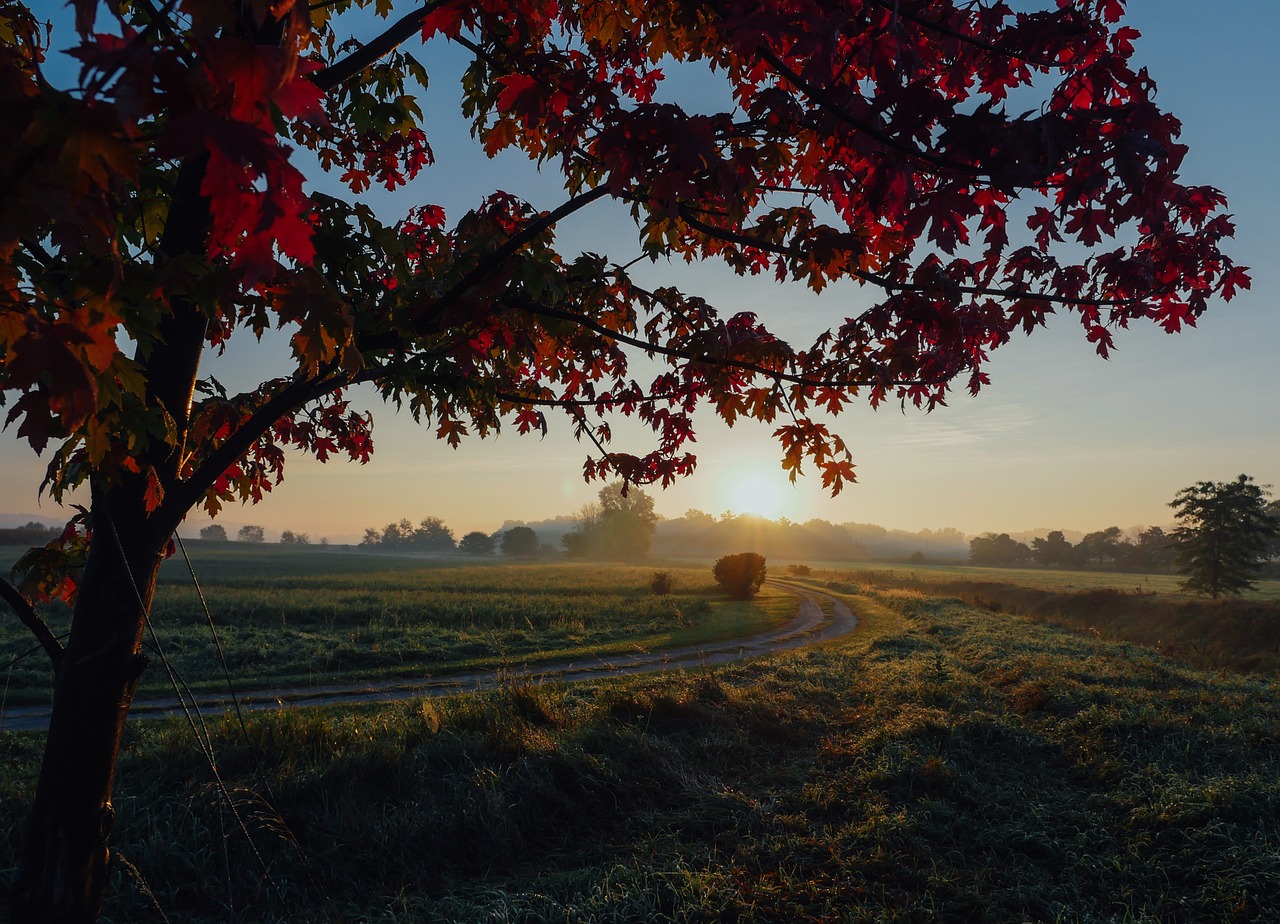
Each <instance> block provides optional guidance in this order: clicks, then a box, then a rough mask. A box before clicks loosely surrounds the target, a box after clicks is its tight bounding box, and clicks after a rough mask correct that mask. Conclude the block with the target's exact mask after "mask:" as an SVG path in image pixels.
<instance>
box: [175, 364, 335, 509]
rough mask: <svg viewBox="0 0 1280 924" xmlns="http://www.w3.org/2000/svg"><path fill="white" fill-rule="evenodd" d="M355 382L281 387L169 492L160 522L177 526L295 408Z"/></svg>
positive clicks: (303, 382)
mask: <svg viewBox="0 0 1280 924" xmlns="http://www.w3.org/2000/svg"><path fill="white" fill-rule="evenodd" d="M353 381H354V379H352V378H350V377H345V376H344V377H339V378H327V379H326V378H321V379H297V380H295V381H292V382H290V383H289V384H288V385H286V386H285V387H284V388H282V389H280V390H279V391H278V392H276V393H275V394H274V395H272V396H271V397H270V398H268V399H267V402H266V404H264V405H262V407H260V408H258V410H256V411H255V412H254V413H253V414H252V415H250V417H249V419H248V420H246V421H245V422H244V423H242V424H241V425H240V426H239V427H237V428H236V430H235V431H234V432H232V434H231V435H230V436H228V437H227V438H226V439H225V440H224V441H223V442H222V445H220V446H219V447H218V448H217V449H215V450H214V451H213V452H211V453H210V454H209V455H208V456H207V457H206V458H205V460H204V461H203V462H202V463H200V465H199V467H197V468H196V470H195V471H194V472H192V473H191V475H190V477H188V478H185V479H183V480H182V481H180V482H178V483H176V484H174V485H173V486H172V487H171V488H169V489H167V490H166V491H165V497H164V500H163V501H162V502H161V504H160V507H159V509H158V510H157V511H156V515H158V516H160V517H161V518H162V519H161V520H160V522H161V523H162V524H166V525H167V523H166V520H165V519H164V518H166V517H167V518H168V519H169V520H171V521H172V523H173V526H172V528H170V529H169V531H170V532H172V529H173V528H176V527H177V524H178V523H180V522H181V521H182V518H183V517H184V516H185V515H186V513H187V511H188V510H190V509H191V508H192V507H194V506H195V504H196V501H198V500H199V499H200V495H201V494H203V493H204V492H205V491H206V490H207V489H208V488H209V486H210V485H211V484H213V483H214V481H216V480H217V478H218V476H219V475H221V474H222V473H223V472H225V471H226V470H227V469H228V468H230V467H231V466H232V465H234V464H235V463H236V461H237V460H238V459H239V458H240V457H241V456H242V455H244V454H245V453H246V452H248V450H249V447H250V446H252V445H253V444H254V443H256V442H257V441H258V439H259V438H261V436H262V435H263V434H264V433H266V432H267V430H268V429H270V427H271V425H272V424H274V423H275V422H276V421H277V420H279V419H280V418H281V417H283V416H284V415H285V414H287V413H289V412H290V411H292V410H294V409H295V408H299V407H302V406H303V405H304V404H306V403H307V402H309V401H314V400H315V399H316V398H319V397H322V396H324V395H327V394H329V393H330V392H332V391H336V390H337V389H339V388H344V387H346V386H347V385H350V384H352V382H353Z"/></svg>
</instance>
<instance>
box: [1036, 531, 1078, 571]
mask: <svg viewBox="0 0 1280 924" xmlns="http://www.w3.org/2000/svg"><path fill="white" fill-rule="evenodd" d="M1072 549H1074V546H1073V545H1072V544H1071V543H1070V542H1068V541H1067V537H1066V536H1064V535H1063V534H1062V530H1060V529H1055V530H1053V531H1052V532H1051V533H1049V535H1047V536H1045V537H1043V538H1040V537H1037V538H1035V539H1032V540H1031V557H1032V558H1034V559H1035V560H1036V561H1037V562H1039V563H1040V564H1042V565H1044V566H1045V567H1052V566H1055V565H1056V566H1062V565H1067V564H1070V563H1071V560H1072V559H1071V552H1072Z"/></svg>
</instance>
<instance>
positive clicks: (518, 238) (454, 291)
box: [431, 186, 609, 311]
mask: <svg viewBox="0 0 1280 924" xmlns="http://www.w3.org/2000/svg"><path fill="white" fill-rule="evenodd" d="M608 194H609V188H608V187H607V186H597V187H596V188H595V189H592V190H589V191H587V192H584V193H579V194H578V195H576V196H574V197H573V198H572V199H570V200H568V201H567V202H565V203H563V204H562V205H561V206H560V207H559V208H556V209H554V210H552V211H550V212H546V213H544V214H543V215H541V216H539V217H538V218H537V220H535V221H531V222H529V224H527V225H525V226H524V227H523V228H521V229H520V230H519V231H517V232H516V233H515V234H513V235H511V237H509V238H507V240H506V242H505V243H504V244H503V245H502V246H501V247H499V248H498V249H497V250H495V251H493V253H491V254H488V255H487V256H485V257H484V258H483V259H481V260H480V262H478V263H477V264H476V265H475V266H473V267H472V268H471V271H470V272H468V273H467V275H465V276H463V277H462V278H461V279H459V280H458V281H457V283H455V284H454V286H453V288H451V289H449V291H448V292H446V293H444V294H443V295H441V296H440V297H439V298H437V299H436V300H435V301H434V302H432V303H431V310H432V311H440V310H442V309H444V308H447V307H448V306H449V305H451V304H453V303H454V302H455V301H457V300H458V299H459V298H461V297H462V296H463V295H465V294H466V292H467V290H468V289H470V288H471V287H472V286H474V285H476V284H477V283H478V282H480V281H481V280H482V279H484V277H486V276H488V275H489V274H490V273H492V272H493V271H494V270H496V269H498V268H499V267H500V266H501V265H502V264H503V263H504V262H506V260H507V258H508V257H511V256H513V255H514V254H515V253H516V251H518V250H519V249H520V248H521V247H523V246H524V245H525V244H528V243H529V242H530V241H532V240H533V239H534V238H536V237H537V236H538V235H540V234H542V233H543V232H544V231H547V230H548V229H550V228H553V227H555V225H556V224H557V223H558V222H559V221H561V220H562V219H564V218H567V217H568V216H570V215H572V214H573V213H574V212H576V211H578V209H580V208H582V207H584V206H586V205H590V204H591V203H592V202H595V201H596V200H597V199H602V198H604V197H605V196H607V195H608Z"/></svg>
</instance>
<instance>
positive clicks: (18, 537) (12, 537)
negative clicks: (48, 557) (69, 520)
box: [0, 520, 62, 546]
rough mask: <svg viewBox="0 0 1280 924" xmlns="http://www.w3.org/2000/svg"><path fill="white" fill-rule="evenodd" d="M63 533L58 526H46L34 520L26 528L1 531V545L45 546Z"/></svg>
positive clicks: (15, 527) (19, 527) (14, 527)
mask: <svg viewBox="0 0 1280 924" xmlns="http://www.w3.org/2000/svg"><path fill="white" fill-rule="evenodd" d="M61 532H62V530H61V529H59V528H58V527H56V526H46V525H45V524H43V523H37V522H36V521H35V520H32V521H31V522H30V523H27V524H25V525H24V526H13V527H10V528H7V529H0V545H25V546H34V545H44V544H45V543H47V542H49V541H50V540H51V539H56V538H57V537H58V535H59V534H60V533H61Z"/></svg>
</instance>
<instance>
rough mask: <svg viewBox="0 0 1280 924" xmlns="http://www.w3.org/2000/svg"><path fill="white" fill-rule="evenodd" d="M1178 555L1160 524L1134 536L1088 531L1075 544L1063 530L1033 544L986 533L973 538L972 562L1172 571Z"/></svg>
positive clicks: (1113, 529)
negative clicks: (1068, 539)
mask: <svg viewBox="0 0 1280 924" xmlns="http://www.w3.org/2000/svg"><path fill="white" fill-rule="evenodd" d="M1175 557H1176V556H1175V552H1174V547H1173V537H1172V536H1170V535H1168V534H1167V533H1166V532H1165V531H1164V530H1163V529H1161V528H1160V527H1159V526H1152V527H1149V528H1147V529H1144V530H1142V531H1140V532H1139V533H1138V535H1137V537H1136V538H1133V539H1130V538H1128V537H1127V536H1125V534H1124V530H1122V529H1121V528H1120V527H1119V526H1110V527H1108V528H1106V529H1101V530H1098V531H1097V532H1093V533H1086V534H1085V536H1084V538H1082V539H1081V540H1080V541H1079V542H1077V543H1074V544H1073V543H1071V542H1069V541H1067V538H1066V537H1065V536H1064V535H1063V533H1062V532H1061V530H1053V531H1052V532H1050V533H1049V534H1048V535H1047V536H1037V537H1036V538H1034V539H1032V540H1031V542H1030V544H1028V543H1025V542H1018V541H1017V540H1016V539H1013V538H1011V537H1010V536H1009V534H1008V533H1000V534H998V535H997V534H996V533H984V534H983V535H981V536H978V537H976V538H974V539H971V540H969V562H970V564H974V565H1027V564H1032V563H1035V564H1039V565H1043V566H1045V567H1046V568H1072V569H1082V568H1111V569H1114V570H1116V571H1170V570H1172V568H1173V565H1174V561H1175Z"/></svg>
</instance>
